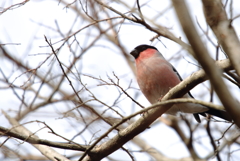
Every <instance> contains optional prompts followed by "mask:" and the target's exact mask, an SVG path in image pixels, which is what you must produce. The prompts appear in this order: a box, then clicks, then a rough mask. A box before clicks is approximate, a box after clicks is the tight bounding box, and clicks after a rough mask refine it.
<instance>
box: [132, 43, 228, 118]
mask: <svg viewBox="0 0 240 161" xmlns="http://www.w3.org/2000/svg"><path fill="white" fill-rule="evenodd" d="M130 54H131V55H132V56H134V58H135V62H136V68H137V82H138V85H139V87H140V89H141V91H142V93H143V94H144V95H145V97H146V98H147V99H148V101H149V102H150V103H152V104H154V103H157V102H158V101H159V100H160V99H161V98H162V97H163V96H164V95H165V94H166V93H167V92H168V91H169V90H170V89H171V88H173V87H174V86H176V85H177V84H179V83H180V82H181V81H182V78H181V77H180V75H179V74H178V72H177V70H176V69H175V68H174V67H173V66H172V65H171V64H170V63H169V62H168V61H167V60H166V59H165V58H164V57H163V55H162V54H161V53H160V52H159V51H158V50H157V48H155V47H153V46H150V45H139V46H137V47H136V48H135V49H134V50H133V51H132V52H131V53H130ZM191 97H192V98H193V96H192V95H191V93H190V92H188V93H187V94H185V95H184V96H183V98H191ZM179 112H184V113H193V115H194V117H195V119H196V120H197V122H199V123H200V122H201V120H200V118H199V115H198V114H200V115H202V116H205V117H206V114H205V113H208V114H211V115H214V116H217V117H220V118H222V119H224V120H227V121H232V118H231V116H230V115H229V114H228V113H227V112H226V111H221V110H217V109H213V108H210V107H207V106H203V105H200V104H195V103H178V104H174V105H173V106H172V107H171V108H170V109H169V110H168V111H167V112H166V113H167V114H171V115H176V114H177V113H179Z"/></svg>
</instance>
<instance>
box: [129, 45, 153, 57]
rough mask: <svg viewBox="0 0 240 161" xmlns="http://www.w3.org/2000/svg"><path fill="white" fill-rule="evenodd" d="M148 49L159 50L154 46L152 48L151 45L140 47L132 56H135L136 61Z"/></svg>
mask: <svg viewBox="0 0 240 161" xmlns="http://www.w3.org/2000/svg"><path fill="white" fill-rule="evenodd" d="M146 49H155V50H157V48H155V47H154V46H150V45H139V46H137V47H135V48H134V50H133V51H131V53H130V54H131V55H132V56H134V58H135V59H137V58H138V56H139V54H140V53H141V52H142V51H144V50H146Z"/></svg>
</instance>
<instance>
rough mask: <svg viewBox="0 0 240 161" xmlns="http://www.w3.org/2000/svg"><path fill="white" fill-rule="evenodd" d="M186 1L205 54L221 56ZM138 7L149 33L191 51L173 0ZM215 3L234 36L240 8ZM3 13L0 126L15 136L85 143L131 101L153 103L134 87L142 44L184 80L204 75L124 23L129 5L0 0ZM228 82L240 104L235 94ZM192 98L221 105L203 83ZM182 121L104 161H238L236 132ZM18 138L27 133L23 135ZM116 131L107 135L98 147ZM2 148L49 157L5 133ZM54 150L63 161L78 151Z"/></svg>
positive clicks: (233, 1)
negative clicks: (157, 53) (136, 50)
mask: <svg viewBox="0 0 240 161" xmlns="http://www.w3.org/2000/svg"><path fill="white" fill-rule="evenodd" d="M99 2H102V3H103V4H104V5H105V6H104V5H101V4H100V3H99ZM186 3H187V5H188V7H189V11H190V13H191V16H192V18H193V20H194V23H195V26H196V28H197V29H198V31H199V35H200V36H201V38H202V41H203V42H204V44H205V45H206V47H207V49H208V50H209V52H210V53H211V54H212V55H211V56H212V57H213V58H214V59H217V60H220V59H226V55H225V54H224V52H223V51H222V50H221V48H220V49H219V47H218V40H217V39H216V38H215V36H214V34H213V33H212V31H211V29H210V28H209V27H208V25H207V23H206V21H205V18H204V14H203V10H202V2H201V1H200V0H195V1H191V0H187V1H186ZM139 4H140V7H141V11H142V15H143V17H144V19H145V21H146V22H147V24H149V25H150V26H151V27H152V28H153V29H157V30H160V31H161V32H165V30H166V32H165V33H166V35H168V34H169V33H171V34H173V35H174V36H175V37H176V38H180V39H181V40H182V41H183V42H185V43H187V44H188V41H187V39H186V37H185V35H184V33H183V32H182V29H181V26H180V24H179V22H178V19H177V16H176V14H175V11H174V7H173V6H172V3H171V1H169V0H158V1H157V0H141V1H139ZM222 4H223V5H224V9H225V11H226V12H227V14H228V17H229V19H233V22H232V25H233V27H234V28H235V30H236V32H237V35H239V31H240V19H239V18H238V16H239V14H240V3H239V2H238V1H237V0H223V1H222ZM106 6H108V7H109V8H110V9H109V8H107V7H106ZM0 7H1V8H0V24H1V25H0V35H1V36H0V46H1V50H0V57H1V59H0V80H1V81H0V104H1V106H0V108H1V113H0V122H1V125H0V126H1V127H5V128H7V129H12V130H13V131H14V128H16V127H18V126H20V125H22V126H23V127H25V130H27V129H28V130H29V131H31V132H32V133H34V135H36V136H38V137H39V138H41V139H47V140H49V141H52V142H58V143H66V142H68V143H70V142H71V141H72V142H75V143H77V144H80V145H87V146H88V145H91V144H92V143H93V142H94V141H96V140H97V139H98V138H99V137H101V136H102V135H103V134H104V133H105V132H106V131H107V130H108V129H109V128H110V127H111V126H112V125H113V124H114V123H117V122H118V121H120V120H121V119H122V118H123V117H126V116H129V115H130V114H133V113H135V112H137V111H139V110H141V107H139V106H138V105H137V104H136V103H135V102H133V101H132V99H134V100H136V101H137V102H139V103H140V104H141V105H143V106H144V107H148V106H150V103H149V102H148V101H147V100H146V98H145V97H144V96H143V94H142V93H141V91H140V90H139V87H138V84H137V82H136V77H135V63H134V59H133V57H132V56H131V55H130V54H129V53H130V52H131V50H133V49H134V48H135V47H136V46H138V45H140V44H148V45H153V46H155V47H156V48H158V50H159V51H160V52H161V53H162V54H163V55H164V57H165V58H166V59H167V60H169V61H170V63H171V64H172V65H173V66H174V67H175V68H176V69H177V70H178V72H179V73H180V75H181V76H182V78H183V79H184V78H186V77H188V76H190V75H191V74H192V73H194V72H196V71H198V70H200V69H201V67H200V65H199V64H198V62H197V61H196V60H195V59H194V58H193V57H192V56H191V55H190V54H189V53H188V52H187V51H186V50H184V49H183V47H182V46H181V45H179V44H178V43H176V42H174V41H172V40H171V39H170V38H169V37H168V36H164V35H162V36H160V35H159V34H158V33H156V32H154V31H153V30H151V29H149V28H146V27H145V26H144V25H143V24H141V23H136V22H134V21H132V20H131V19H134V16H135V17H138V18H140V17H141V16H140V13H139V10H138V6H137V1H135V0H129V1H127V0H125V1H124V0H123V1H121V0H116V1H111V0H108V1H94V0H79V1H77V0H71V1H68V0H58V1H55V0H52V1H48V0H31V1H28V0H26V1H23V0H3V1H1V2H0ZM111 9H112V10H111ZM118 13H121V14H123V15H124V16H126V17H124V16H123V15H119V14H118ZM127 18H129V19H127ZM56 56H57V58H58V59H57V58H56ZM63 71H64V72H63ZM226 83H227V85H228V87H229V90H230V91H231V92H232V94H233V95H234V97H235V98H236V99H237V100H239V98H240V97H239V93H240V92H239V88H238V87H237V86H236V85H234V84H232V83H229V81H226ZM126 93H127V94H128V95H126ZM191 93H192V94H193V96H194V97H195V98H196V99H199V100H203V101H207V102H209V101H212V102H213V103H215V104H219V105H220V104H221V102H220V101H219V99H218V97H217V96H216V94H215V93H211V87H210V85H209V82H208V81H206V82H204V83H201V84H199V85H198V86H196V87H195V88H194V89H193V90H191ZM129 96H130V97H131V98H130V97H129ZM181 116H182V117H181ZM181 116H178V117H173V116H167V115H164V116H162V117H161V118H160V119H158V120H156V121H155V122H154V123H153V124H152V126H151V127H150V128H148V129H146V130H145V131H144V132H142V133H141V134H139V135H137V136H136V137H134V139H132V140H130V141H129V142H128V143H126V144H125V145H124V146H123V147H124V148H123V149H119V150H117V151H115V152H114V153H112V154H111V155H109V156H107V157H105V158H104V159H103V160H104V161H105V160H106V161H107V160H139V161H141V160H159V158H160V160H186V161H188V160H197V159H201V160H230V161H237V160H240V146H239V143H240V140H239V129H238V128H237V127H236V126H235V125H232V124H231V123H227V122H224V121H223V120H220V119H218V118H214V119H211V120H208V119H206V118H203V117H202V118H201V120H202V122H201V124H198V123H197V122H196V121H195V120H194V118H193V117H192V115H190V114H182V115H181ZM139 117H141V115H137V116H136V117H133V118H131V119H130V120H129V121H127V122H125V123H124V124H123V125H121V126H120V128H125V127H127V126H128V125H129V124H131V123H132V122H134V121H136V120H137V119H138V118H139ZM0 131H1V132H3V131H2V129H1V130H0ZM21 131H22V132H23V133H21ZM16 132H17V133H19V134H20V135H27V134H26V133H25V134H24V132H26V131H24V129H21V130H20V132H19V131H16ZM117 133H118V131H117V130H113V131H112V132H111V133H110V134H109V135H108V136H107V137H104V138H103V139H102V140H101V141H100V142H99V143H98V145H100V144H102V143H104V142H106V141H108V140H110V139H111V138H112V137H114V136H115V135H116V134H117ZM0 144H1V148H0V160H49V158H46V157H45V156H44V155H43V154H41V152H39V149H35V148H33V146H32V144H31V143H27V142H25V141H24V140H19V139H16V138H14V137H7V136H4V135H3V136H1V137H0ZM50 147H51V146H50ZM51 148H53V147H51ZM53 149H54V150H55V151H56V152H57V153H59V154H60V155H62V156H65V157H66V158H69V159H70V160H78V159H79V158H80V157H81V155H82V154H83V153H84V151H81V150H79V151H76V150H71V149H64V148H53Z"/></svg>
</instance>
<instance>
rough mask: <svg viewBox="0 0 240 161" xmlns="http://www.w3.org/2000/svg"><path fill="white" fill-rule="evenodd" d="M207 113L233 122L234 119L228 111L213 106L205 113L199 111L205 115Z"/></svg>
mask: <svg viewBox="0 0 240 161" xmlns="http://www.w3.org/2000/svg"><path fill="white" fill-rule="evenodd" d="M205 113H208V114H210V115H213V116H217V117H219V118H221V119H224V120H226V121H230V122H232V121H233V119H232V117H231V116H230V115H229V114H228V113H227V112H226V111H223V110H216V109H213V108H209V110H208V111H206V112H204V113H199V114H201V115H203V116H206V115H205Z"/></svg>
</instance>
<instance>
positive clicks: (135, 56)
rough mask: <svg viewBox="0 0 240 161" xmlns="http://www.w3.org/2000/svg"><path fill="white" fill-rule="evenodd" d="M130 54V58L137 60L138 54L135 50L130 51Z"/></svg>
mask: <svg viewBox="0 0 240 161" xmlns="http://www.w3.org/2000/svg"><path fill="white" fill-rule="evenodd" d="M130 54H131V55H132V56H134V58H135V59H137V58H138V56H139V52H138V51H137V50H136V49H134V50H133V51H131V53H130Z"/></svg>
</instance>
